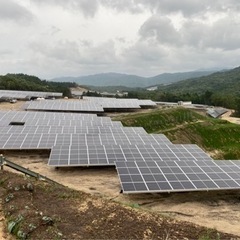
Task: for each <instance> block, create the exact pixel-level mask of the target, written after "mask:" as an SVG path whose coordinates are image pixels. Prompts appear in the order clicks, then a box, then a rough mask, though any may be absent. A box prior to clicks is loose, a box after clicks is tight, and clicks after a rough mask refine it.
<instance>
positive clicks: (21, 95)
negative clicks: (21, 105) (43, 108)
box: [0, 90, 62, 99]
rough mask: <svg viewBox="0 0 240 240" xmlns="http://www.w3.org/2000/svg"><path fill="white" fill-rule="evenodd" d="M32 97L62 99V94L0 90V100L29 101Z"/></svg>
mask: <svg viewBox="0 0 240 240" xmlns="http://www.w3.org/2000/svg"><path fill="white" fill-rule="evenodd" d="M33 97H34V98H38V97H42V98H47V97H62V93H58V92H33V91H14V90H0V98H2V99H13V98H15V99H30V98H33Z"/></svg>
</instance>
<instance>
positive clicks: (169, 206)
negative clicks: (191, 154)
mask: <svg viewBox="0 0 240 240" xmlns="http://www.w3.org/2000/svg"><path fill="white" fill-rule="evenodd" d="M21 106H22V105H21V103H20V102H18V103H16V104H10V103H6V104H0V109H8V108H9V107H11V108H10V109H19V108H21ZM237 121H239V120H237ZM4 156H5V157H6V158H7V159H8V160H10V161H14V162H16V163H17V164H20V165H22V166H24V167H27V168H29V169H30V170H33V171H35V172H38V173H40V174H42V175H44V176H47V177H48V178H51V179H53V180H55V181H57V182H59V183H61V184H63V185H65V186H68V187H70V188H72V189H76V190H81V191H84V192H86V193H90V194H92V195H93V196H101V197H103V198H105V199H110V200H112V201H116V202H121V203H126V204H128V205H129V204H134V205H137V206H139V207H140V208H142V209H146V210H147V211H150V212H154V213H159V214H164V215H166V216H170V217H173V218H175V219H177V220H184V221H187V222H191V223H194V224H198V225H201V226H205V227H208V228H214V229H216V230H218V231H222V232H225V233H230V234H235V235H237V236H239V237H240V191H211V192H191V193H171V194H131V195H124V194H121V193H120V190H121V186H120V183H119V179H118V176H117V172H116V170H115V168H114V167H113V168H110V167H102V168H99V167H96V168H93V167H89V168H81V167H79V168H62V169H55V168H52V167H49V166H48V165H47V161H48V155H46V154H36V153H30V154H29V153H24V152H22V153H19V152H7V153H5V154H4ZM6 168H7V167H6ZM7 169H8V170H10V168H7ZM0 205H1V204H0ZM2 224H3V215H2V212H1V209H0V239H4V236H1V226H2ZM5 238H6V236H5ZM6 239H9V238H6Z"/></svg>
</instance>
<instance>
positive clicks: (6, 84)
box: [0, 73, 77, 97]
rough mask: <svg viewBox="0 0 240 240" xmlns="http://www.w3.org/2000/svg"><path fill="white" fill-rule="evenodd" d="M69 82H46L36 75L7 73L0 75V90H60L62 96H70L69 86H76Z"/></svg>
mask: <svg viewBox="0 0 240 240" xmlns="http://www.w3.org/2000/svg"><path fill="white" fill-rule="evenodd" d="M76 86H77V85H76V84H75V83H70V82H67V83H66V82H63V83H59V82H48V81H46V80H40V79H39V78H38V77H35V76H29V75H26V74H22V73H21V74H7V75H5V76H0V89H2V90H24V91H41V92H61V93H63V96H67V97H71V91H70V89H69V88H70V87H76Z"/></svg>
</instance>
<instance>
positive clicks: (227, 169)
mask: <svg viewBox="0 0 240 240" xmlns="http://www.w3.org/2000/svg"><path fill="white" fill-rule="evenodd" d="M116 168H117V172H118V175H119V179H120V182H121V187H122V190H123V192H124V193H148V192H183V191H207V190H219V189H221V190H224V189H240V161H226V160H225V161H206V162H205V161H181V162H176V161H169V162H164V161H162V162H161V161H158V162H156V161H150V162H147V161H146V162H145V161H134V162H123V161H122V162H116Z"/></svg>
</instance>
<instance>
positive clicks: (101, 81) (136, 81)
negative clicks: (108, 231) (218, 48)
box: [51, 70, 214, 88]
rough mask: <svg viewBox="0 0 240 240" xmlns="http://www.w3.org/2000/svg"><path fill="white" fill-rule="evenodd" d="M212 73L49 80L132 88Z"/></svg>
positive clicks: (126, 75)
mask: <svg viewBox="0 0 240 240" xmlns="http://www.w3.org/2000/svg"><path fill="white" fill-rule="evenodd" d="M212 73H214V71H210V70H209V71H189V72H177V73H162V74H159V75H156V76H153V77H141V76H137V75H133V74H126V73H115V72H107V73H99V74H93V75H86V76H79V77H59V78H53V79H51V81H58V82H68V81H71V82H76V83H78V84H81V85H89V86H126V87H133V88H135V87H141V88H147V87H151V86H155V85H167V84H171V83H174V82H178V81H181V80H185V79H190V78H196V77H201V76H207V75H210V74H212Z"/></svg>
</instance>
